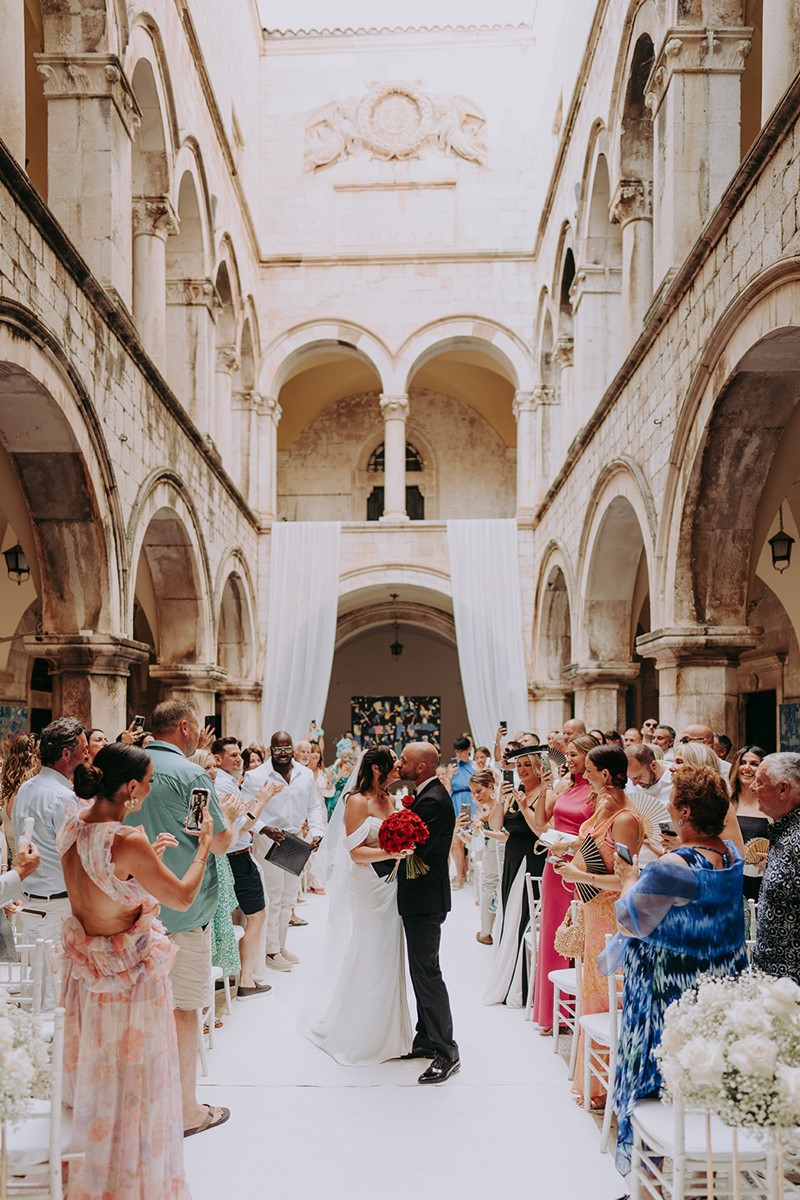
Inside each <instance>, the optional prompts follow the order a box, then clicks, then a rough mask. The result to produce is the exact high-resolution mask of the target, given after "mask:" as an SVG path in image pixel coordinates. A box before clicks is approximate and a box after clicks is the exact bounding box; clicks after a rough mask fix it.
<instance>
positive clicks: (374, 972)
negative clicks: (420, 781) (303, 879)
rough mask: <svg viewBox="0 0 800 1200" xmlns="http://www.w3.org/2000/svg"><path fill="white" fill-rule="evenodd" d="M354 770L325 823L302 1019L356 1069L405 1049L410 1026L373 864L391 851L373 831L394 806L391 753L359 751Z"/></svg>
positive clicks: (397, 949)
mask: <svg viewBox="0 0 800 1200" xmlns="http://www.w3.org/2000/svg"><path fill="white" fill-rule="evenodd" d="M354 775H355V781H354V782H352V776H351V781H348V786H347V787H346V788H345V791H344V792H343V793H342V798H341V799H340V801H339V803H338V804H337V806H336V811H335V812H334V814H333V817H332V818H331V822H330V825H329V826H328V837H327V839H326V841H327V843H328V845H327V853H328V871H329V881H328V893H329V896H330V918H329V924H328V929H327V932H326V937H325V950H324V954H323V961H322V963H321V964H320V969H319V972H318V976H317V979H316V981H315V983H314V986H313V990H312V993H311V1003H310V1005H309V1008H308V1012H307V1013H306V1015H305V1019H304V1022H303V1024H304V1026H305V1033H306V1035H307V1037H308V1038H310V1040H311V1041H312V1042H314V1043H315V1044H316V1045H317V1046H319V1047H320V1048H321V1049H322V1050H324V1051H325V1052H326V1053H327V1054H330V1056H331V1057H332V1058H334V1059H336V1061H337V1062H338V1063H342V1064H343V1065H344V1066H350V1067H360V1066H369V1065H372V1064H374V1063H379V1062H386V1061H387V1060H388V1059H391V1058H400V1057H401V1056H402V1055H403V1054H407V1053H409V1052H410V1050H411V1045H412V1039H413V1030H412V1028H411V1017H410V1015H409V1011H408V1001H407V999H406V969H405V943H404V940H403V926H402V922H401V920H400V915H399V913H398V911H397V894H396V893H397V884H396V882H394V881H393V882H391V883H389V882H388V880H387V874H386V871H385V870H384V869H383V868H382V866H381V864H384V863H388V862H390V861H391V860H392V855H390V854H387V853H386V852H385V851H384V850H381V848H380V844H379V836H378V834H379V830H380V827H381V825H382V824H383V822H384V821H385V820H386V818H387V817H390V816H391V815H392V813H393V812H394V811H395V802H394V799H393V798H392V796H391V794H390V793H389V790H388V789H389V787H390V786H391V785H392V784H393V783H396V782H397V780H398V779H399V777H400V775H399V771H398V768H397V757H396V755H395V753H394V751H393V750H391V749H390V748H389V747H388V746H376V747H374V748H373V749H372V750H367V751H366V753H365V754H364V755H363V757H362V759H361V761H360V763H359V764H358V767H357V769H356V771H355V772H354ZM376 867H377V868H379V869H380V871H381V873H380V874H379V873H378V870H376V869H375V868H376Z"/></svg>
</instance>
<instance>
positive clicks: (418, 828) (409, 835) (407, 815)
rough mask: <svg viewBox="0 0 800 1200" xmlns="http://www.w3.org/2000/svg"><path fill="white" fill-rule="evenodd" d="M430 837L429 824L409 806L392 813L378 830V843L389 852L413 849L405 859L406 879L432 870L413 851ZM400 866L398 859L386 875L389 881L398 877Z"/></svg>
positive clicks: (403, 851) (400, 852) (403, 852)
mask: <svg viewBox="0 0 800 1200" xmlns="http://www.w3.org/2000/svg"><path fill="white" fill-rule="evenodd" d="M429 837H430V830H429V829H428V826H427V825H426V824H425V822H424V821H423V820H422V818H421V817H418V816H417V814H416V813H413V812H411V811H410V809H408V808H402V809H400V811H399V812H396V813H392V815H391V816H390V817H387V818H386V820H385V821H384V822H383V824H382V825H381V827H380V829H379V830H378V843H379V845H380V848H381V850H384V851H385V852H386V853H387V854H393V855H394V854H405V853H407V852H408V851H409V850H410V851H412V853H411V854H408V857H407V858H406V859H405V864H406V879H416V878H417V876H418V875H427V873H428V871H429V870H430V867H429V866H428V864H427V863H426V862H423V860H422V859H421V858H420V857H419V855H418V854H414V853H413V851H414V849H415V848H416V847H417V846H422V845H424V844H425V842H427V840H428V838H429ZM399 867H400V862H399V861H398V862H397V863H396V864H395V868H394V870H393V871H392V873H391V874H390V875H387V876H386V882H387V883H391V882H392V881H393V880H394V879H396V878H397V872H398V869H399Z"/></svg>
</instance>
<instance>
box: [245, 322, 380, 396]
mask: <svg viewBox="0 0 800 1200" xmlns="http://www.w3.org/2000/svg"><path fill="white" fill-rule="evenodd" d="M330 351H333V352H335V353H337V354H343V355H345V356H352V357H354V358H357V359H359V360H360V361H361V362H363V363H364V364H365V365H366V366H368V367H369V368H371V369H372V371H373V372H374V373H375V375H376V377H377V379H378V381H379V386H380V389H381V391H386V390H387V381H389V380H390V379H391V377H392V358H391V354H390V353H389V350H388V349H387V347H386V345H385V343H384V342H382V341H381V340H380V339H379V338H377V337H376V336H375V335H374V334H372V333H370V331H369V330H367V329H365V328H363V326H359V325H354V324H352V323H350V322H347V321H335V320H333V321H309V322H308V323H306V324H303V325H298V326H296V327H295V328H293V329H290V330H287V331H286V332H285V333H281V334H279V335H277V336H276V337H274V338H273V339H272V340H271V341H270V343H269V344H268V345H267V346H266V347H265V350H264V355H263V359H262V363H261V372H260V386H259V391H260V393H261V394H262V395H263V396H269V397H272V398H274V399H277V397H278V395H279V394H280V391H281V388H282V387H283V385H284V384H285V383H286V382H287V380H288V379H289V378H290V377H291V376H292V375H293V374H295V373H296V372H297V371H298V370H300V369H302V366H303V363H304V362H306V361H307V360H310V359H311V358H313V357H314V356H315V355H317V354H319V353H320V352H330Z"/></svg>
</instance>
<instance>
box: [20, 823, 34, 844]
mask: <svg viewBox="0 0 800 1200" xmlns="http://www.w3.org/2000/svg"><path fill="white" fill-rule="evenodd" d="M33 826H34V820H33V817H26V818H25V825H24V827H23V830H22V837H21V838H20V839H19V848H20V850H21V849H22V848H23V846H24V847H26V848H27V849H30V845H31V842H32V841H33Z"/></svg>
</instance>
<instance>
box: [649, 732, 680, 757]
mask: <svg viewBox="0 0 800 1200" xmlns="http://www.w3.org/2000/svg"><path fill="white" fill-rule="evenodd" d="M652 740H653V745H654V746H660V747H661V749H662V751H663V752H664V760H663V761H664V762H674V761H675V730H674V729H673V728H672V726H671V725H662V724H659V725H656V728H655V733H654V734H653V739H652Z"/></svg>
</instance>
